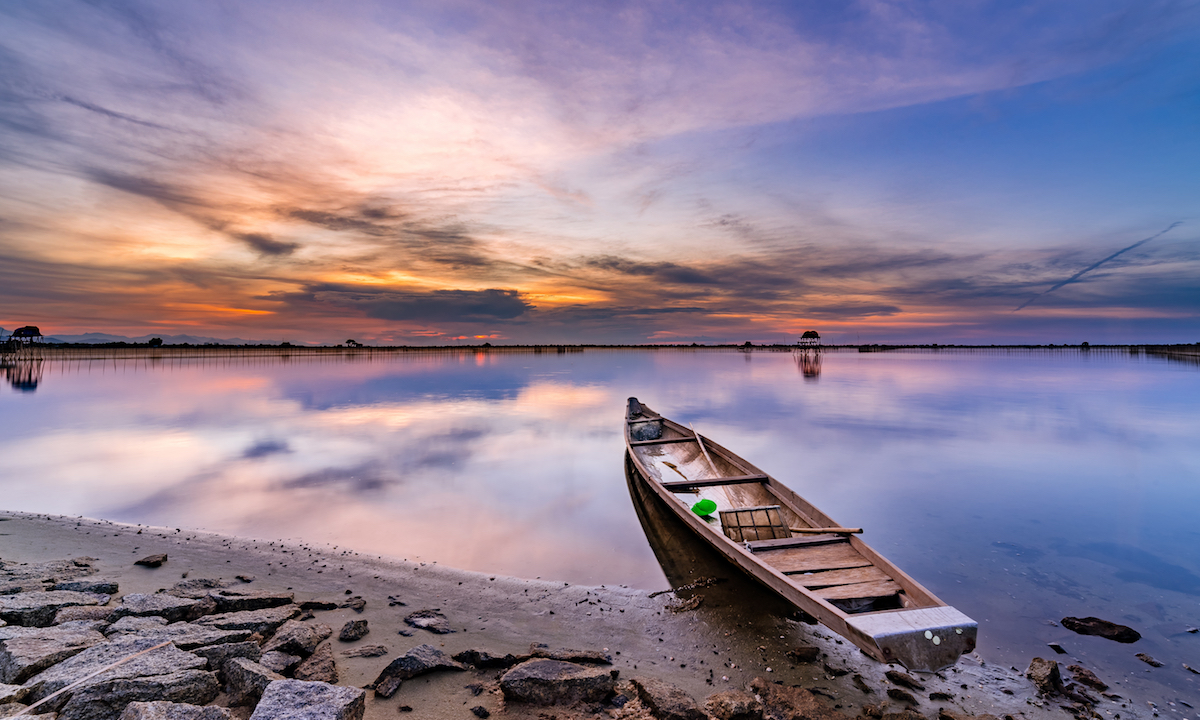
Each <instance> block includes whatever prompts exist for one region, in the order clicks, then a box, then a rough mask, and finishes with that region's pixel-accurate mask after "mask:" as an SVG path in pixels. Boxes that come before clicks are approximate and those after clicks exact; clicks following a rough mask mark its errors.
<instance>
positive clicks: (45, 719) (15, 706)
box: [0, 702, 56, 720]
mask: <svg viewBox="0 0 1200 720" xmlns="http://www.w3.org/2000/svg"><path fill="white" fill-rule="evenodd" d="M27 707H29V706H28V705H22V704H21V703H15V702H10V703H6V702H0V718H6V717H12V716H13V715H16V714H17V713H19V712H24V710H25V708H27ZM22 717H26V718H40V719H41V720H55V718H56V715H55V714H54V713H50V714H48V715H23V716H22Z"/></svg>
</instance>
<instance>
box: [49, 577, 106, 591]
mask: <svg viewBox="0 0 1200 720" xmlns="http://www.w3.org/2000/svg"><path fill="white" fill-rule="evenodd" d="M50 589H51V590H74V591H75V592H86V593H96V594H97V595H116V594H117V591H118V590H119V589H120V586H118V585H117V583H116V581H115V580H65V581H63V582H57V583H54V585H53V586H52V587H51V588H50Z"/></svg>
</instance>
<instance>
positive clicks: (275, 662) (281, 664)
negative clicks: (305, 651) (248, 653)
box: [258, 650, 304, 675]
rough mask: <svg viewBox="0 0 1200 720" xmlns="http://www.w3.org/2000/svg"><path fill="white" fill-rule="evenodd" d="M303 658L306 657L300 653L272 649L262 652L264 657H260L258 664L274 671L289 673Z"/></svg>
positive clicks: (282, 673)
mask: <svg viewBox="0 0 1200 720" xmlns="http://www.w3.org/2000/svg"><path fill="white" fill-rule="evenodd" d="M303 660H304V658H302V657H300V656H299V655H288V654H287V653H284V652H279V651H278V650H271V651H270V652H265V653H263V654H262V657H261V658H259V659H258V664H259V665H262V666H263V667H265V668H267V669H268V670H271V671H272V672H277V673H279V674H280V675H287V674H288V673H289V672H291V671H292V670H293V669H294V668H295V667H296V666H297V665H299V664H300V663H301V662H303Z"/></svg>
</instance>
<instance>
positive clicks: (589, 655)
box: [529, 643, 612, 665]
mask: <svg viewBox="0 0 1200 720" xmlns="http://www.w3.org/2000/svg"><path fill="white" fill-rule="evenodd" d="M529 656H530V657H535V658H547V659H549V660H562V661H563V662H573V663H597V664H600V665H612V658H611V657H609V656H608V655H606V654H605V653H602V652H600V651H599V650H568V649H566V648H551V647H550V646H549V645H546V644H545V643H531V644H530V646H529Z"/></svg>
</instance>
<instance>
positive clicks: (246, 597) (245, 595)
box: [208, 590, 295, 613]
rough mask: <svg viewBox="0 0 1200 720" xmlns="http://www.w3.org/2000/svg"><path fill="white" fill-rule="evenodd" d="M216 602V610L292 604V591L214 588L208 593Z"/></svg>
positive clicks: (251, 608)
mask: <svg viewBox="0 0 1200 720" xmlns="http://www.w3.org/2000/svg"><path fill="white" fill-rule="evenodd" d="M208 597H210V598H212V599H213V601H214V602H215V603H216V606H217V607H216V612H219V613H225V612H242V611H244V610H263V609H265V608H273V607H282V606H284V605H291V604H292V601H293V600H294V599H295V596H294V595H292V593H274V592H240V591H238V590H212V591H210V592H209V593H208Z"/></svg>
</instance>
